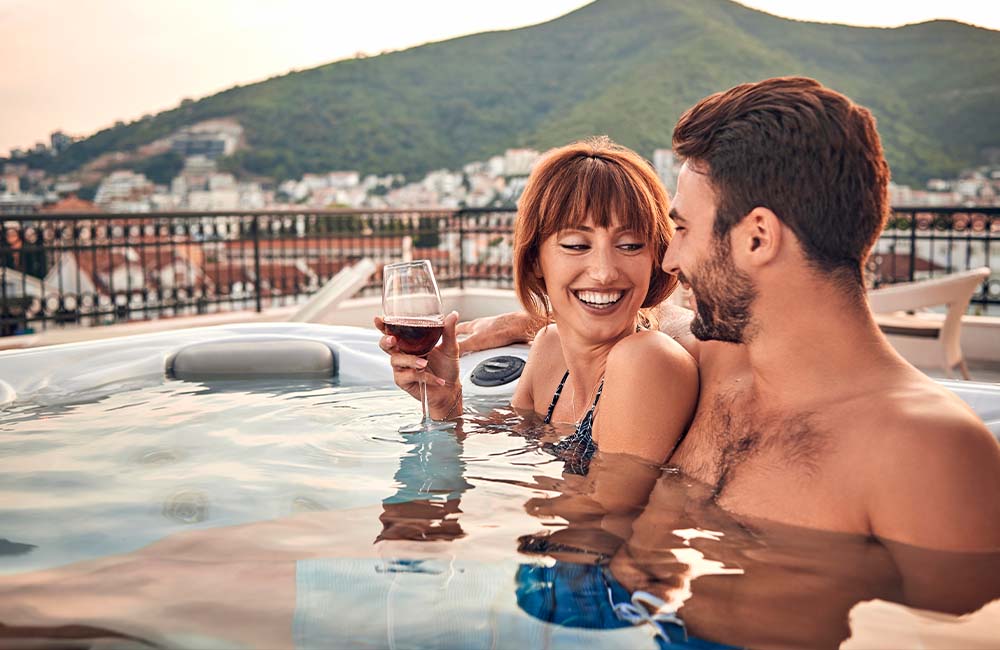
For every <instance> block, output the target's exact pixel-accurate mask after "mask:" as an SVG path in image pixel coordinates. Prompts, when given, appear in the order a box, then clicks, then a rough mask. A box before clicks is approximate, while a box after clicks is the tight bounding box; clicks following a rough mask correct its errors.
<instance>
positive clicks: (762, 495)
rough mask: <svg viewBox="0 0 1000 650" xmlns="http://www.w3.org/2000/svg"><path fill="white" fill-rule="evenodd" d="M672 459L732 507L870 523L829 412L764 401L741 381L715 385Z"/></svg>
mask: <svg viewBox="0 0 1000 650" xmlns="http://www.w3.org/2000/svg"><path fill="white" fill-rule="evenodd" d="M707 389H708V390H706V391H705V392H704V393H703V395H702V396H701V400H700V401H699V406H698V411H697V413H696V414H695V418H694V421H693V422H692V424H691V427H690V429H689V430H688V433H687V435H686V436H685V438H684V440H683V441H682V442H681V444H680V445H679V446H678V448H677V450H676V451H675V452H674V454H673V456H671V458H670V464H671V465H675V466H676V467H678V468H679V469H680V470H681V471H683V472H684V473H685V474H687V475H689V476H691V477H692V478H695V479H697V480H699V481H701V482H703V483H706V484H708V485H709V486H712V488H713V490H712V494H713V497H714V500H715V501H716V502H717V503H718V504H719V505H720V506H722V507H723V508H725V509H726V510H729V511H730V512H735V513H740V514H744V515H750V516H758V517H763V518H767V519H772V520H778V521H784V522H786V523H790V524H796V525H804V526H810V527H820V528H836V529H839V530H856V529H859V528H863V527H864V526H865V522H864V517H863V516H859V515H858V513H857V508H856V506H857V505H858V502H857V500H856V499H850V498H844V497H848V496H850V494H849V493H850V490H849V489H848V490H842V489H841V485H842V484H843V482H845V481H846V480H849V477H844V476H841V475H840V474H841V472H839V470H838V466H839V464H840V463H839V459H840V450H839V449H838V447H837V439H836V436H835V435H834V432H833V431H831V430H830V428H829V427H828V425H827V419H826V418H820V417H819V416H818V415H817V414H815V413H810V412H803V411H785V410H782V409H781V408H778V407H775V406H774V405H769V404H766V403H761V401H760V400H759V398H758V397H757V396H756V395H755V394H754V391H753V390H751V389H749V388H744V387H743V386H741V385H740V383H739V382H728V383H726V384H719V385H716V386H712V385H708V386H707Z"/></svg>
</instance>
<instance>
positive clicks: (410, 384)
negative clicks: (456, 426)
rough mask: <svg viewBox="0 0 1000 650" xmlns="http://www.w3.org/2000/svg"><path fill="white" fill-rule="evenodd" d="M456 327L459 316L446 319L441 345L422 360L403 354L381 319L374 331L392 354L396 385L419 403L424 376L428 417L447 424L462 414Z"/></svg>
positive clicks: (391, 361)
mask: <svg viewBox="0 0 1000 650" xmlns="http://www.w3.org/2000/svg"><path fill="white" fill-rule="evenodd" d="M457 323H458V313H457V312H451V313H450V314H448V315H447V316H445V317H444V331H443V332H442V336H441V343H440V344H439V345H438V346H437V347H435V348H434V349H433V350H431V351H430V353H429V354H428V355H427V357H426V358H423V357H418V356H415V355H412V354H406V353H405V352H403V351H401V350H400V349H399V341H398V340H397V339H396V337H395V336H393V335H391V334H388V333H386V330H385V323H384V321H383V320H382V318H381V317H376V318H375V327H377V328H378V329H379V330H380V331H381V332H382V333H383V334H385V336H383V337H382V339H381V340H380V341H379V346H380V347H381V348H382V350H384V351H385V352H386V353H388V354H389V363H390V364H391V365H392V376H393V379H394V381H395V382H396V385H397V386H399V387H400V388H402V389H403V390H405V391H406V392H407V393H409V394H410V395H412V396H413V397H414V398H416V399H418V400H419V399H420V382H421V375H422V376H423V377H422V378H423V380H424V381H425V382H426V387H427V406H428V409H429V413H428V415H430V417H431V418H433V419H434V420H447V419H450V418H455V417H457V416H459V415H461V414H462V385H461V382H460V381H459V365H458V355H459V348H458V339H457V337H456V333H455V325H456V324H457Z"/></svg>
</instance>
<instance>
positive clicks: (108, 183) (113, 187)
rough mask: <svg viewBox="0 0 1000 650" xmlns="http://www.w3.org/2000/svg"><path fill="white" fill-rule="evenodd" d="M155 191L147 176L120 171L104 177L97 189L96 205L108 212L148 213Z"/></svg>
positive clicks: (125, 170) (124, 170)
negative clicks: (150, 200)
mask: <svg viewBox="0 0 1000 650" xmlns="http://www.w3.org/2000/svg"><path fill="white" fill-rule="evenodd" d="M155 189H156V188H155V187H154V186H153V183H151V182H150V180H149V179H148V178H146V176H145V174H137V173H135V172H133V171H129V170H127V169H120V170H118V171H114V172H111V173H110V174H109V175H107V176H105V177H104V180H102V181H101V184H100V185H99V186H98V187H97V193H96V194H95V195H94V203H96V204H97V206H98V207H100V208H101V209H103V210H107V211H108V212H146V211H148V210H149V201H148V199H149V197H150V196H151V195H152V194H153V193H154V192H155Z"/></svg>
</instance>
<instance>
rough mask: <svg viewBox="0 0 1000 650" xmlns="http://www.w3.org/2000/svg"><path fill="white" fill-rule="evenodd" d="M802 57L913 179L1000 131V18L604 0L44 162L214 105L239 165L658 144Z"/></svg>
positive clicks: (265, 93) (330, 73)
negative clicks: (868, 22) (998, 24)
mask: <svg viewBox="0 0 1000 650" xmlns="http://www.w3.org/2000/svg"><path fill="white" fill-rule="evenodd" d="M789 74H804V75H808V76H812V77H815V78H817V79H819V80H820V81H822V82H824V83H827V84H828V85H831V86H833V87H834V88H837V89H838V90H842V91H843V92H845V93H847V94H848V95H850V96H851V97H853V98H854V99H855V100H857V101H858V102H860V103H862V104H865V105H867V106H869V107H870V108H871V109H872V110H873V111H874V112H875V114H876V115H877V117H878V119H879V129H880V131H881V133H882V137H883V140H884V142H885V146H886V149H887V152H888V155H889V160H890V163H891V165H892V168H893V173H894V175H895V177H896V179H897V180H899V181H901V182H909V183H915V182H921V181H923V180H925V179H927V178H929V177H932V176H938V175H948V176H950V175H954V174H955V173H956V172H957V171H959V170H960V169H962V168H965V167H969V166H973V165H976V164H979V163H980V162H981V161H982V160H983V156H984V155H986V153H988V152H989V151H990V150H991V149H992V150H993V151H994V152H995V151H996V150H997V149H1000V111H998V110H997V109H996V106H998V105H1000V82H998V80H1000V32H995V31H990V30H985V29H980V28H976V27H972V26H968V25H963V24H960V23H954V22H945V21H936V22H930V23H923V24H919V25H911V26H907V27H901V28H897V29H876V28H856V27H846V26H841V25H825V24H816V23H805V22H799V21H792V20H786V19H782V18H777V17H774V16H770V15H768V14H764V13H761V12H758V11H754V10H751V9H748V8H746V7H743V6H742V5H738V4H735V3H733V2H729V1H727V0H702V1H700V2H697V3H692V2H686V1H684V0H597V1H596V2H594V3H592V4H590V5H587V6H585V7H583V8H581V9H579V10H577V11H575V12H573V13H571V14H568V15H566V16H563V17H561V18H559V19H556V20H553V21H550V22H548V23H544V24H541V25H536V26H533V27H528V28H524V29H519V30H512V31H506V32H491V33H484V34H477V35H474V36H467V37H464V38H459V39H454V40H450V41H444V42H440V43H433V44H429V45H424V46H421V47H416V48H413V49H410V50H406V51H401V52H394V53H389V54H385V55H381V56H377V57H372V58H367V59H354V60H348V61H341V62H337V63H332V64H328V65H324V66H321V67H318V68H314V69H311V70H305V71H301V72H295V73H291V74H288V75H285V76H282V77H276V78H273V79H269V80H267V81H263V82H260V83H256V84H253V85H248V86H243V87H236V88H232V89H230V90H227V91H225V92H222V93H219V94H217V95H214V96H212V97H208V98H205V99H203V100H200V101H196V102H187V103H185V104H184V105H182V106H180V107H178V108H176V109H174V110H171V111H166V112H164V113H160V114H159V115H156V116H154V117H152V118H148V119H145V120H142V121H138V122H133V123H131V124H126V125H123V126H119V127H116V128H113V129H108V130H105V131H101V132H99V133H97V134H95V135H93V136H92V137H90V138H87V139H85V140H82V141H80V142H78V143H76V144H74V145H72V146H71V147H70V148H69V149H68V150H67V151H66V152H65V153H64V154H62V155H61V156H60V157H59V158H57V159H55V160H52V161H50V162H49V164H48V167H49V168H50V169H52V170H53V171H69V170H73V169H76V168H78V167H79V166H80V165H82V164H83V163H85V162H87V161H89V160H92V159H93V158H95V157H96V156H98V155H100V154H102V153H106V152H109V151H117V150H121V151H129V150H132V149H135V148H136V147H138V146H140V145H143V144H146V143H148V142H150V141H152V140H154V139H155V138H158V137H162V136H165V135H168V134H170V133H171V132H173V131H175V130H177V129H178V128H180V127H182V126H185V125H188V124H192V123H195V122H198V121H201V120H205V119H209V118H218V117H231V118H235V119H236V120H237V121H239V122H240V123H241V124H242V125H243V127H244V129H245V135H246V139H247V144H248V145H249V146H248V148H246V149H244V150H242V151H240V152H238V153H237V154H236V155H234V156H233V157H232V158H231V159H230V160H228V161H226V163H225V164H226V166H227V168H230V169H235V170H239V171H243V172H247V173H253V174H261V175H267V176H272V177H274V178H276V179H278V180H280V179H283V178H289V177H297V176H299V175H300V174H302V173H303V172H306V171H328V170H332V169H357V170H359V171H361V172H364V173H368V172H379V173H384V172H403V173H407V174H419V173H422V172H425V171H428V170H430V169H436V168H440V167H449V168H457V167H459V166H460V165H461V164H463V163H465V162H468V161H471V160H480V159H484V158H485V157H488V156H490V155H494V154H496V153H500V152H502V151H503V150H504V149H506V148H508V147H514V146H531V147H536V148H545V147H548V146H552V145H557V144H562V143H565V142H567V141H569V140H572V139H575V138H580V137H584V136H588V135H593V134H598V133H605V134H609V135H610V136H611V137H613V138H615V139H616V140H618V141H620V142H622V143H623V144H626V145H629V146H631V147H634V148H636V149H638V150H639V151H640V152H641V153H643V154H644V155H647V156H649V155H651V154H652V150H653V149H654V148H657V147H668V146H669V143H670V134H671V131H672V127H673V124H674V122H675V121H676V120H677V118H678V116H679V115H680V113H681V112H682V111H683V110H684V109H685V108H687V107H688V106H690V105H691V104H693V103H694V102H695V101H697V100H698V99H700V98H701V97H703V96H705V95H706V94H708V93H711V92H715V91H718V90H722V89H725V88H727V87H729V86H732V85H734V84H737V83H741V82H745V81H753V80H758V79H763V78H766V77H770V76H776V75H789Z"/></svg>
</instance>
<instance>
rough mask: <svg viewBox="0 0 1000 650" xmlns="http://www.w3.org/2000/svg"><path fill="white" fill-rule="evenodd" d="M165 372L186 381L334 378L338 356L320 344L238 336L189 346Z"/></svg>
mask: <svg viewBox="0 0 1000 650" xmlns="http://www.w3.org/2000/svg"><path fill="white" fill-rule="evenodd" d="M166 371H167V374H168V375H170V376H172V377H175V378H177V379H184V380H187V381H203V380H207V379H255V378H256V379H260V378H265V377H266V378H283V377H294V378H301V379H325V378H330V377H334V376H336V374H337V357H336V356H335V355H334V353H333V350H331V349H330V347H329V346H327V345H325V344H323V343H321V342H319V341H310V340H307V339H294V338H284V339H255V338H253V339H248V338H243V337H240V338H233V339H226V340H222V341H206V342H204V343H193V344H191V345H188V346H187V347H184V348H182V349H180V350H179V351H178V352H177V353H176V354H174V355H173V356H171V357H170V358H169V359H168V360H167V367H166Z"/></svg>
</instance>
